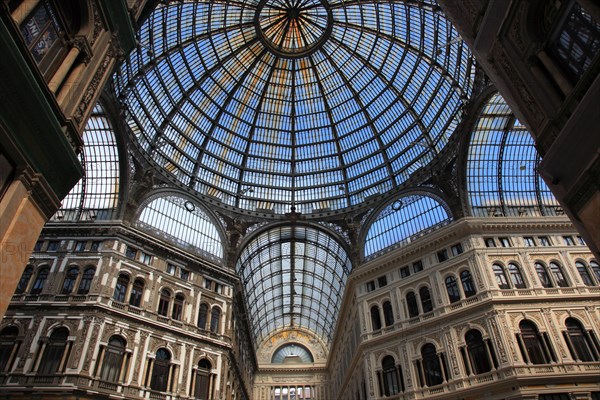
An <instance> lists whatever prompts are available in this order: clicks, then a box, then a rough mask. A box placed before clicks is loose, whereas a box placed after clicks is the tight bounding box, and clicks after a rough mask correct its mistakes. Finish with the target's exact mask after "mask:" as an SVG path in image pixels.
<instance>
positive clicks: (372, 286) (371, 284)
mask: <svg viewBox="0 0 600 400" xmlns="http://www.w3.org/2000/svg"><path fill="white" fill-rule="evenodd" d="M373 290H375V281H369V282H367V292H372V291H373Z"/></svg>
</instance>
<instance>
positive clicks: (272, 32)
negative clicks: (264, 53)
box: [254, 0, 333, 58]
mask: <svg viewBox="0 0 600 400" xmlns="http://www.w3.org/2000/svg"><path fill="white" fill-rule="evenodd" d="M332 22H333V15H332V13H331V10H330V8H329V3H327V1H326V0H262V1H261V2H260V3H259V4H258V6H257V8H256V13H255V17H254V23H255V27H256V32H257V35H258V37H259V39H260V40H261V41H262V43H263V44H264V45H265V46H266V47H267V48H268V49H269V50H270V51H271V52H273V53H274V54H275V55H278V56H282V57H288V58H296V57H304V56H307V55H309V54H310V53H312V52H314V51H315V50H316V49H317V48H318V47H319V46H320V45H321V44H322V43H323V42H324V41H325V40H327V38H328V36H329V35H330V34H331V29H332Z"/></svg>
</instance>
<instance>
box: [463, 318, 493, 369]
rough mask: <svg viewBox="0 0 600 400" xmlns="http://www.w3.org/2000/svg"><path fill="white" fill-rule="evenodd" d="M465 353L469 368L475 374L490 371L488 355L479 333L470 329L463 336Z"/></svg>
mask: <svg viewBox="0 0 600 400" xmlns="http://www.w3.org/2000/svg"><path fill="white" fill-rule="evenodd" d="M465 342H466V343H467V353H468V354H469V360H470V362H471V368H472V369H473V372H474V373H475V374H483V373H485V372H489V371H491V370H492V363H491V359H490V354H489V353H488V351H487V349H486V346H485V343H484V342H483V337H482V336H481V332H479V331H478V330H477V329H471V330H470V331H468V332H467V334H466V335H465Z"/></svg>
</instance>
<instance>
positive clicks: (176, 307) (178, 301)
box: [171, 293, 185, 321]
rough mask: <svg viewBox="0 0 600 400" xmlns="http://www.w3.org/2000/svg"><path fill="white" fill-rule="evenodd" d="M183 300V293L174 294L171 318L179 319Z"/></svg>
mask: <svg viewBox="0 0 600 400" xmlns="http://www.w3.org/2000/svg"><path fill="white" fill-rule="evenodd" d="M184 301H185V297H183V294H181V293H177V294H176V295H175V301H173V311H171V318H173V319H175V320H177V321H180V320H181V316H182V314H183V302H184Z"/></svg>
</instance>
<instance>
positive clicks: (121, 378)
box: [117, 352, 131, 383]
mask: <svg viewBox="0 0 600 400" xmlns="http://www.w3.org/2000/svg"><path fill="white" fill-rule="evenodd" d="M130 355H131V353H129V352H126V353H125V354H123V360H122V361H121V372H120V373H119V380H118V381H117V382H118V383H124V380H125V370H126V369H127V364H128V363H129V356H130Z"/></svg>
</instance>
